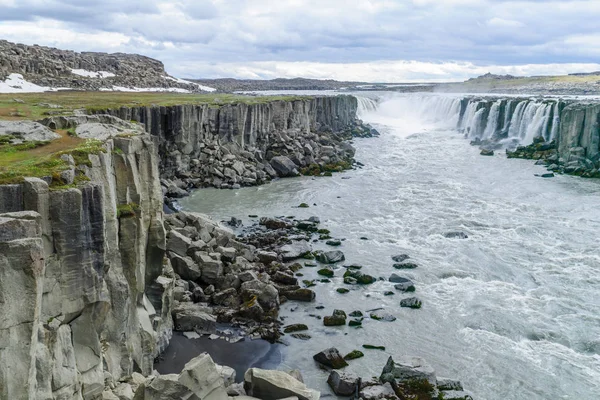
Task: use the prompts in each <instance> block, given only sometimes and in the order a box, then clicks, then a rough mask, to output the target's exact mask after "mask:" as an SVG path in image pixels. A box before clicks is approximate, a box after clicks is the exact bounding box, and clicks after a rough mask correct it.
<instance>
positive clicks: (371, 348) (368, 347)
mask: <svg viewBox="0 0 600 400" xmlns="http://www.w3.org/2000/svg"><path fill="white" fill-rule="evenodd" d="M362 347H363V348H364V349H367V350H383V351H385V346H375V345H372V344H363V346H362Z"/></svg>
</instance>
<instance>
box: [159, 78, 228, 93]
mask: <svg viewBox="0 0 600 400" xmlns="http://www.w3.org/2000/svg"><path fill="white" fill-rule="evenodd" d="M165 78H166V79H169V80H171V81H175V82H177V83H185V84H188V85H195V86H197V87H198V89H200V90H203V91H205V92H215V91H216V90H217V89H215V88H211V87H210V86H204V85H200V84H198V83H196V82H191V81H186V80H185V79H181V78H174V77H172V76H165Z"/></svg>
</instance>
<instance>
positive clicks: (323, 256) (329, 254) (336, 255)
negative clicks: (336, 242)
mask: <svg viewBox="0 0 600 400" xmlns="http://www.w3.org/2000/svg"><path fill="white" fill-rule="evenodd" d="M345 259H346V257H345V256H344V253H342V252H341V251H339V250H335V251H326V252H323V253H319V254H318V255H317V260H318V261H320V262H322V263H324V264H335V263H338V262H340V261H344V260H345Z"/></svg>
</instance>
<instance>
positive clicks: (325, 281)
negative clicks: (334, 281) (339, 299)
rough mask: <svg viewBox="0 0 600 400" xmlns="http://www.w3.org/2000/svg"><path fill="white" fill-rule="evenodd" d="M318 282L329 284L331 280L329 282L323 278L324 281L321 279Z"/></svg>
mask: <svg viewBox="0 0 600 400" xmlns="http://www.w3.org/2000/svg"><path fill="white" fill-rule="evenodd" d="M319 282H321V283H331V280H329V279H328V278H325V279H321V280H320V281H319Z"/></svg>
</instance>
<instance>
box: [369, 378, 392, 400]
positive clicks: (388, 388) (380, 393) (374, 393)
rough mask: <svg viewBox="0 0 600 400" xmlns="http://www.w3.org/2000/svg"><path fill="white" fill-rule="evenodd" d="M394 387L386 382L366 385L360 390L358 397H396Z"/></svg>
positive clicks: (373, 399) (370, 399)
mask: <svg viewBox="0 0 600 400" xmlns="http://www.w3.org/2000/svg"><path fill="white" fill-rule="evenodd" d="M398 398H399V397H398V396H396V392H394V388H392V385H390V384H389V383H388V382H386V383H384V384H383V385H372V386H367V387H366V388H364V389H362V390H361V392H360V399H362V400H383V399H387V400H389V399H398Z"/></svg>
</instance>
